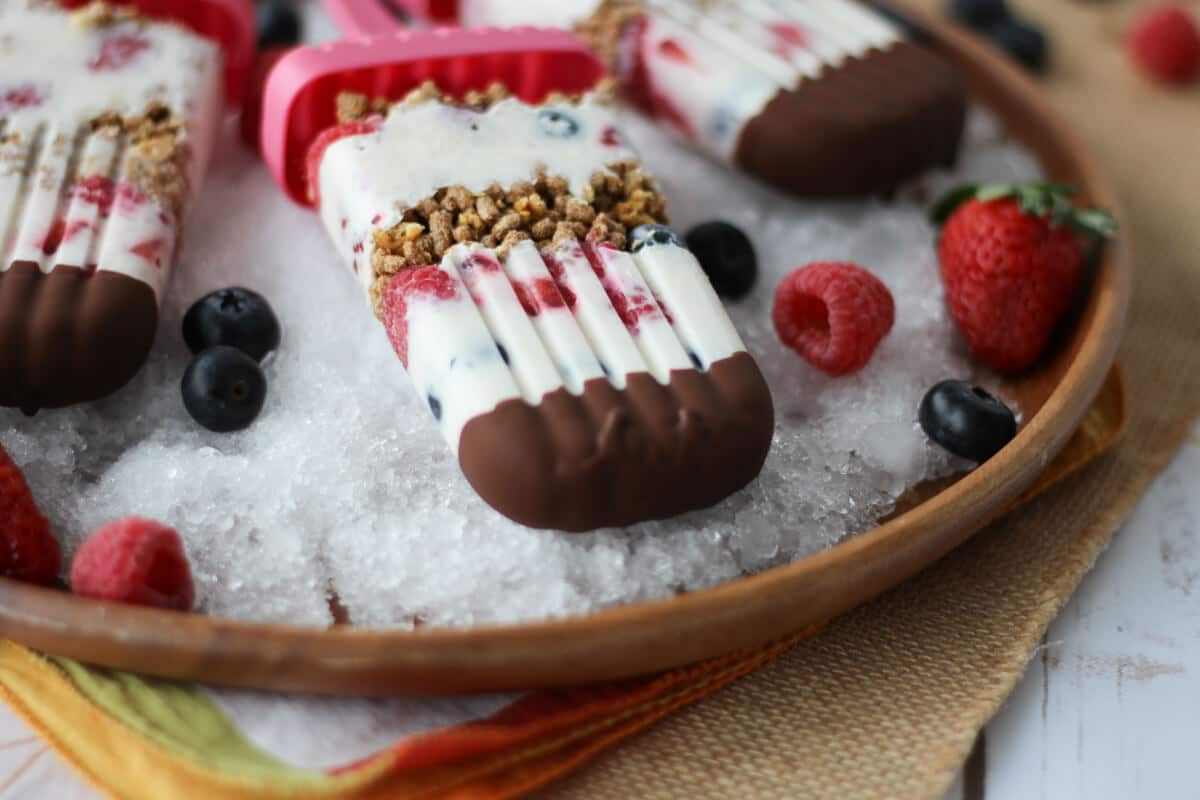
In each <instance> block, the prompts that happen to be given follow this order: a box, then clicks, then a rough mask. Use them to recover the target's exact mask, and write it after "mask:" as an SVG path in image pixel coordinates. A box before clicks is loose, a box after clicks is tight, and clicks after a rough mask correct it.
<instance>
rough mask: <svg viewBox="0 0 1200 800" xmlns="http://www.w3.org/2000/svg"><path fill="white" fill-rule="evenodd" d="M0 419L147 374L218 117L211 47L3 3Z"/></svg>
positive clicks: (161, 25) (168, 26)
mask: <svg viewBox="0 0 1200 800" xmlns="http://www.w3.org/2000/svg"><path fill="white" fill-rule="evenodd" d="M0 43H2V46H0V242H3V245H4V251H3V253H0V405H6V406H19V407H21V408H25V409H27V410H36V409H38V408H48V407H58V406H64V405H70V404H73V403H78V402H84V401H88V400H94V399H97V398H99V397H102V396H104V395H107V394H109V393H111V392H113V391H115V390H116V389H118V388H120V387H121V386H122V385H124V384H125V383H126V382H127V381H128V380H129V379H130V378H131V377H132V376H133V375H134V373H136V372H137V370H138V369H139V368H140V367H141V365H142V362H143V361H144V360H145V357H146V355H147V353H148V352H149V349H150V346H151V344H152V342H153V338H154V333H155V330H156V329H157V320H158V307H159V303H160V301H161V298H162V296H163V293H164V291H165V289H166V285H167V282H168V280H169V278H170V274H171V269H172V264H173V261H174V258H175V254H176V252H177V250H178V247H179V232H180V228H181V225H182V221H183V218H184V216H185V214H186V211H187V208H188V205H189V203H190V200H191V198H192V196H193V194H194V192H195V190H196V188H197V187H198V186H199V183H200V178H201V176H202V174H203V171H204V168H205V165H206V162H207V159H208V155H209V153H210V151H211V149H212V142H213V140H214V137H215V134H216V128H217V125H218V124H219V122H220V119H221V111H222V109H221V105H222V55H221V48H220V47H219V46H218V45H217V44H215V43H214V42H211V41H208V40H207V39H204V38H202V37H201V36H200V35H198V34H196V33H194V32H193V31H191V30H189V29H186V28H184V27H181V26H179V25H176V24H174V23H171V22H163V21H153V20H148V19H143V18H140V17H138V16H137V15H136V13H134V12H133V11H131V10H130V9H128V8H117V7H115V6H112V5H109V4H106V3H99V2H96V3H92V4H89V5H87V6H84V7H82V8H80V9H78V10H76V11H73V12H67V11H64V10H61V9H59V8H58V7H57V6H56V5H55V4H52V3H45V4H38V3H29V4H27V3H7V4H4V3H0Z"/></svg>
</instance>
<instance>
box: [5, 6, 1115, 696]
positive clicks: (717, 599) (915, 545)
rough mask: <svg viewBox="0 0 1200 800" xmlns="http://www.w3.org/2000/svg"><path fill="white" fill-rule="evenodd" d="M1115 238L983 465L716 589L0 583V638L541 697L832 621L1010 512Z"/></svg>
mask: <svg viewBox="0 0 1200 800" xmlns="http://www.w3.org/2000/svg"><path fill="white" fill-rule="evenodd" d="M928 24H929V29H930V31H931V34H932V36H933V37H934V40H935V42H936V45H937V47H939V48H940V49H941V50H942V51H943V52H944V53H945V55H946V56H947V57H949V58H950V59H951V60H953V61H954V62H956V63H957V64H959V65H960V66H961V67H962V69H963V71H964V74H965V75H966V76H967V77H968V79H969V82H970V85H971V88H972V90H973V92H974V93H975V94H976V96H977V98H978V99H980V100H981V101H983V102H985V103H987V104H988V105H990V106H991V107H992V108H993V109H994V110H995V111H996V112H997V113H998V114H999V115H1000V116H1001V117H1002V118H1003V119H1004V120H1005V122H1006V123H1007V125H1008V127H1009V130H1010V132H1011V133H1012V134H1013V135H1014V136H1016V137H1017V138H1019V139H1020V140H1021V141H1023V142H1024V143H1025V144H1026V145H1028V146H1029V147H1030V148H1031V149H1032V150H1034V151H1035V152H1036V153H1037V155H1038V156H1039V158H1040V159H1041V162H1042V164H1043V167H1044V169H1045V171H1046V172H1047V173H1048V174H1049V175H1050V176H1051V177H1053V178H1055V179H1057V180H1061V181H1064V182H1068V183H1072V184H1075V185H1078V186H1081V187H1083V188H1084V189H1085V193H1086V196H1087V199H1089V200H1090V201H1093V202H1095V203H1098V204H1100V205H1103V206H1106V207H1109V208H1114V209H1117V210H1118V212H1119V208H1118V202H1117V199H1116V197H1115V196H1114V194H1113V192H1112V190H1111V188H1110V187H1109V184H1108V182H1107V180H1106V179H1105V177H1104V175H1103V173H1102V171H1101V170H1100V169H1099V168H1098V166H1097V164H1096V163H1095V161H1094V160H1093V159H1092V158H1091V157H1090V156H1089V155H1088V153H1087V150H1086V149H1085V148H1084V146H1083V145H1082V144H1081V143H1080V141H1079V140H1078V139H1077V138H1076V136H1075V135H1074V133H1073V131H1072V129H1071V127H1070V126H1069V125H1067V124H1066V123H1064V121H1063V120H1062V119H1061V118H1060V117H1059V116H1058V115H1057V113H1056V112H1054V110H1053V109H1052V108H1051V106H1050V103H1049V102H1048V100H1047V98H1046V97H1045V96H1044V95H1043V94H1042V92H1041V90H1040V89H1039V88H1038V87H1037V86H1036V85H1035V84H1034V83H1033V82H1031V81H1030V80H1028V79H1027V78H1026V77H1025V76H1024V75H1022V74H1021V73H1020V72H1019V71H1018V70H1017V69H1016V68H1014V67H1013V66H1011V65H1010V64H1009V63H1007V62H1006V61H1005V60H1004V59H1003V58H1001V57H1000V56H998V55H997V54H996V53H994V52H992V51H991V50H989V49H987V48H985V47H981V46H980V44H979V43H978V42H977V41H976V40H974V39H973V38H971V37H969V36H966V35H964V34H963V33H961V32H960V31H957V30H954V29H951V28H949V27H947V26H945V25H943V24H941V23H937V22H935V21H932V20H930V21H929V23H928ZM1131 275H1132V261H1131V255H1130V253H1129V252H1128V251H1127V248H1126V246H1125V245H1124V243H1123V242H1122V241H1120V240H1119V241H1118V243H1117V244H1116V245H1115V246H1112V247H1110V248H1108V249H1107V251H1106V252H1105V254H1104V257H1103V259H1102V260H1101V263H1100V265H1099V268H1098V272H1097V276H1096V281H1095V285H1094V286H1093V288H1092V292H1091V295H1090V297H1089V299H1088V302H1087V304H1086V307H1085V308H1084V310H1083V312H1082V313H1081V315H1080V317H1079V319H1078V321H1077V323H1076V325H1075V328H1074V330H1073V331H1071V332H1070V333H1069V335H1067V336H1065V337H1064V338H1063V341H1062V342H1061V343H1060V345H1059V347H1058V348H1057V350H1056V352H1055V353H1054V354H1053V355H1052V357H1050V358H1049V359H1047V361H1046V362H1045V363H1044V365H1043V366H1042V367H1041V368H1040V369H1038V370H1037V371H1035V372H1034V373H1033V374H1031V375H1029V376H1028V377H1026V378H1024V379H1022V380H1020V381H1015V382H1013V383H1012V384H1011V385H1010V386H1008V387H1007V391H1008V392H1009V393H1011V394H1012V395H1014V396H1016V397H1017V398H1018V399H1019V401H1020V402H1021V405H1022V408H1023V409H1025V411H1026V413H1027V415H1028V422H1027V424H1026V425H1025V427H1024V428H1023V430H1022V431H1021V433H1020V435H1019V436H1018V437H1017V439H1016V440H1015V441H1014V442H1013V443H1012V444H1011V445H1010V446H1009V447H1008V448H1007V449H1006V450H1004V451H1003V452H1002V453H1001V454H999V455H998V456H997V457H995V458H994V459H992V460H991V461H990V462H988V463H987V464H986V465H984V466H983V467H981V468H980V469H978V470H976V471H975V472H974V473H972V474H970V475H968V476H966V477H965V478H964V479H962V480H961V481H958V482H957V483H955V484H954V485H952V486H950V487H947V488H945V489H944V490H943V491H941V492H939V493H937V494H936V495H934V496H932V497H930V498H928V499H927V500H925V501H924V502H922V503H920V504H919V505H917V506H916V507H914V508H912V509H910V510H909V511H907V512H906V513H904V514H902V515H900V516H898V517H896V518H894V519H892V520H890V521H889V522H887V523H886V524H884V525H882V526H880V527H879V528H877V529H875V530H874V531H871V532H869V533H867V534H864V535H863V536H860V537H857V538H855V539H853V540H850V541H848V542H846V543H844V544H842V545H839V546H837V547H835V548H833V549H831V550H829V551H826V552H824V553H821V554H818V555H816V556H813V557H811V558H808V559H805V560H803V561H800V562H797V563H795V564H792V565H789V566H785V567H780V568H778V569H775V570H771V571H770V572H767V573H764V574H762V575H758V576H755V577H751V578H746V579H743V580H739V581H736V582H733V583H730V584H727V585H724V586H721V587H718V588H715V589H711V590H707V591H701V592H695V593H692V594H688V595H684V596H680V597H677V598H673V599H670V600H664V601H658V602H652V603H645V604H639V605H633V606H627V607H622V608H616V609H612V610H610V611H605V612H602V613H598V614H595V615H592V616H589V617H584V618H580V619H573V620H564V621H554V622H546V623H539V624H529V625H520V626H512V627H506V628H480V629H472V630H462V631H431V632H417V633H396V632H377V631H365V630H347V629H334V630H318V629H304V628H292V627H287V626H279V625H251V624H242V623H235V622H229V621H223V620H217V619H212V618H207V617H203V616H199V615H192V616H182V615H178V614H171V613H167V612H159V611H153V610H146V609H137V608H128V607H118V606H112V605H106V604H101V603H95V602H91V601H86V600H82V599H79V598H76V597H73V596H71V595H69V594H65V593H61V592H53V591H48V590H42V589H37V588H31V587H27V586H23V585H19V584H15V583H13V582H9V581H0V635H3V636H5V637H7V638H11V639H14V640H16V641H18V642H21V643H24V644H28V645H31V646H34V647H37V648H40V649H43V650H47V651H50V652H54V653H57V654H61V655H66V656H71V657H74V658H78V659H81V660H84V661H88V662H92V663H96V664H101V665H104V666H111V667H118V668H123V669H129V670H133V671H137V672H142V673H148V674H153V675H160V676H164V677H172V678H179V679H188V680H200V681H204V682H207V683H213V684H224V685H235V686H247V687H255V688H266V689H275V690H286V691H305V692H321V693H332V694H355V695H364V694H402V693H465V692H477V691H501V690H511V689H520V688H527V687H534V686H537V687H553V686H563V685H573V684H580V683H585V682H593V681H604V680H611V679H615V678H620V677H624V676H630V675H635V674H642V673H647V672H652V671H658V670H662V669H666V668H670V667H673V666H678V665H681V664H685V663H690V662H693V661H697V660H700V659H703V658H706V657H710V656H714V655H717V654H720V653H724V652H729V651H732V650H735V649H739V648H748V647H754V646H757V645H761V644H763V643H765V642H767V641H769V640H772V639H775V638H777V637H781V636H783V635H785V634H787V633H788V632H789V631H792V630H795V629H798V628H800V627H803V626H806V625H808V624H811V623H816V622H821V621H825V620H828V619H830V618H832V617H834V616H837V615H839V614H841V613H843V612H845V611H847V610H849V609H851V608H853V607H855V606H857V605H859V604H861V603H862V602H864V601H866V600H868V599H870V598H872V597H874V596H876V595H878V594H879V593H881V592H882V591H884V590H885V589H887V588H889V587H891V586H894V585H895V584H897V583H899V582H900V581H903V580H905V579H906V578H908V577H910V576H912V575H914V574H915V573H916V572H917V571H919V570H920V569H921V568H923V567H925V566H927V565H928V564H930V563H932V562H933V561H934V560H936V559H937V558H939V557H940V556H942V555H944V554H945V553H947V552H949V551H950V550H951V549H953V548H954V547H955V546H957V545H958V544H960V543H962V542H963V541H965V540H966V539H967V538H968V537H969V536H971V535H972V533H974V532H975V531H977V530H979V529H980V528H981V527H982V526H983V525H984V524H986V523H987V522H988V521H990V520H993V519H995V518H996V517H997V516H998V515H1000V514H1001V513H1003V512H1004V510H1006V509H1007V508H1009V507H1010V506H1011V505H1012V503H1013V502H1015V501H1016V500H1017V499H1018V498H1019V497H1020V496H1021V494H1022V493H1023V492H1024V491H1026V490H1027V489H1028V488H1029V487H1030V486H1031V485H1032V484H1033V483H1034V482H1035V481H1036V480H1037V479H1038V477H1039V475H1041V474H1042V473H1043V471H1044V470H1045V468H1046V466H1047V465H1049V464H1050V463H1051V462H1052V461H1053V459H1054V457H1055V455H1057V454H1058V453H1059V452H1060V451H1061V450H1062V449H1063V448H1064V446H1066V445H1067V443H1068V441H1069V440H1070V438H1071V437H1072V435H1073V433H1074V432H1075V431H1076V429H1077V427H1078V426H1079V424H1080V422H1081V420H1082V419H1083V417H1084V415H1085V412H1087V410H1088V408H1089V406H1090V405H1091V403H1092V401H1093V399H1094V398H1096V396H1097V394H1098V393H1099V392H1100V390H1101V388H1102V387H1103V386H1104V384H1105V380H1106V378H1107V376H1108V374H1109V368H1110V366H1111V364H1112V361H1113V358H1114V354H1115V352H1116V349H1117V345H1118V342H1119V339H1120V335H1121V330H1122V326H1123V323H1124V318H1125V313H1126V309H1127V307H1128V303H1129V299H1130V294H1131Z"/></svg>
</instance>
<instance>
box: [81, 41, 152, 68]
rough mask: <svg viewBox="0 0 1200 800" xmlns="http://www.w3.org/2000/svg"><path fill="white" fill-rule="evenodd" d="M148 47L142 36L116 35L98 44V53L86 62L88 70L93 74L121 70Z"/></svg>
mask: <svg viewBox="0 0 1200 800" xmlns="http://www.w3.org/2000/svg"><path fill="white" fill-rule="evenodd" d="M150 46H151V45H150V40H148V39H146V38H145V37H143V36H134V35H131V34H127V33H122V34H117V35H116V36H112V37H109V38H107V39H105V40H104V41H102V42H101V43H100V51H99V52H98V53H97V54H96V56H95V57H94V58H92V59H91V60H89V61H88V69H90V70H92V71H93V72H108V71H113V70H119V69H123V68H125V67H127V66H129V65H130V64H132V63H133V62H134V61H135V60H136V59H137V57H138V56H139V55H141V54H142V53H143V52H144V51H146V50H149V49H150Z"/></svg>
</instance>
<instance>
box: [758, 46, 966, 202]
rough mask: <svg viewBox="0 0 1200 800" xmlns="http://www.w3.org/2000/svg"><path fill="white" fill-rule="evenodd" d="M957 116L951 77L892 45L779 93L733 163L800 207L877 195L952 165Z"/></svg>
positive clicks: (961, 113) (927, 54)
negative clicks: (806, 200)
mask: <svg viewBox="0 0 1200 800" xmlns="http://www.w3.org/2000/svg"><path fill="white" fill-rule="evenodd" d="M966 112H967V93H966V89H965V87H964V85H963V83H962V81H961V79H960V78H959V76H958V74H957V73H956V72H955V71H954V70H953V69H951V68H950V67H949V65H947V64H946V63H945V62H944V61H942V60H941V59H940V58H939V57H938V56H937V55H935V54H934V53H933V52H931V51H929V50H927V49H926V48H924V47H922V46H920V45H916V44H913V43H911V42H898V43H896V44H894V45H892V46H891V47H889V48H887V49H886V50H870V51H868V52H867V54H866V55H865V56H863V57H861V58H849V59H847V60H846V62H845V63H843V64H841V65H839V66H837V67H835V68H829V67H826V68H825V69H824V70H823V71H822V73H821V75H820V77H819V78H818V79H816V80H811V81H805V82H803V83H802V84H800V85H799V86H798V87H797V88H796V89H794V90H791V91H784V92H780V93H779V94H778V95H777V96H776V97H775V99H774V100H772V101H771V102H770V103H769V104H768V105H767V107H766V108H765V109H764V110H763V111H762V112H761V113H760V114H759V115H758V116H756V117H754V118H752V119H751V120H750V121H749V122H748V123H747V124H746V127H745V129H744V130H743V132H742V136H741V139H740V141H739V142H738V147H737V152H736V155H735V160H736V161H737V163H738V164H739V165H741V166H742V167H743V168H744V169H746V170H747V171H748V172H751V173H753V174H754V175H757V176H758V177H759V178H761V179H763V180H764V181H766V182H768V183H770V184H772V185H774V186H777V187H779V188H781V189H784V190H785V191H788V192H792V193H794V194H798V195H802V196H806V197H854V196H862V195H871V194H887V193H890V192H892V191H894V190H895V189H896V188H898V187H899V186H900V185H901V184H902V183H904V182H905V181H907V180H909V179H911V178H914V177H916V176H918V175H920V174H921V173H922V172H924V171H926V170H928V169H931V168H934V167H948V166H951V165H953V164H954V162H955V160H956V159H957V157H958V151H959V147H960V145H961V142H962V135H963V128H964V125H965V121H966Z"/></svg>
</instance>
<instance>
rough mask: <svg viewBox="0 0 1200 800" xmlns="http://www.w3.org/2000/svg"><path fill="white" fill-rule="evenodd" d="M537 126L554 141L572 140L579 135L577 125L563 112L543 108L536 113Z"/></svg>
mask: <svg viewBox="0 0 1200 800" xmlns="http://www.w3.org/2000/svg"><path fill="white" fill-rule="evenodd" d="M538 124H540V125H541V126H542V130H543V131H545V132H546V133H547V134H549V135H550V136H553V137H554V138H555V139H573V138H574V137H576V136H578V135H579V123H578V122H577V121H576V120H575V118H574V117H572V116H571V115H570V114H568V113H567V112H565V111H559V110H558V109H556V108H543V109H542V110H541V111H539V112H538Z"/></svg>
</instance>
